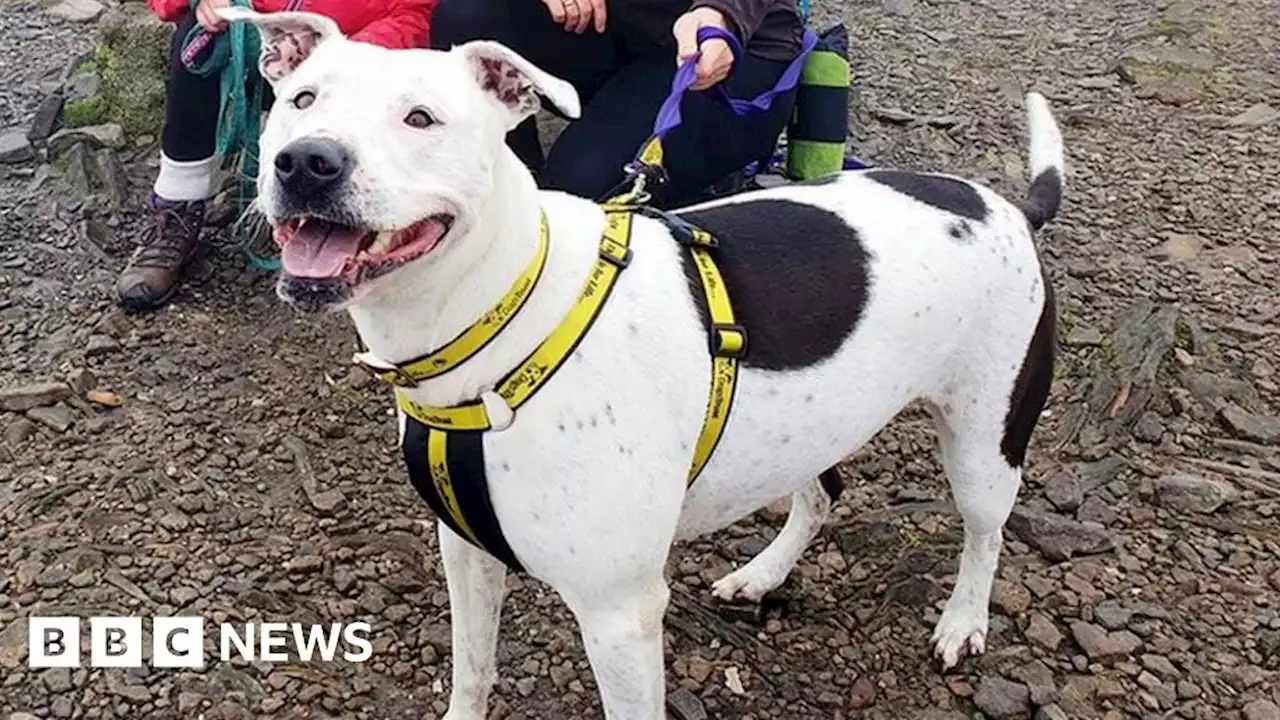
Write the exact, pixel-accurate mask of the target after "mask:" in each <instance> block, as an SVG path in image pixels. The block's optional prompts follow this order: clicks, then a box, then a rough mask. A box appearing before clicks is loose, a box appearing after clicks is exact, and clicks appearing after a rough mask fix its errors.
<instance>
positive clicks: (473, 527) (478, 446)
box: [402, 416, 524, 573]
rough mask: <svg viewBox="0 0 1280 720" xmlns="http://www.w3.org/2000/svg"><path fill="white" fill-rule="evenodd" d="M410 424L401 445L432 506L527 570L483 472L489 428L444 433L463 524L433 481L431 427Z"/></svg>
mask: <svg viewBox="0 0 1280 720" xmlns="http://www.w3.org/2000/svg"><path fill="white" fill-rule="evenodd" d="M405 423H406V424H405V432H404V444H403V446H402V449H403V451H404V460H405V463H406V464H407V465H408V467H409V481H410V482H412V483H413V487H414V489H416V490H417V491H418V494H419V495H421V496H422V499H423V500H426V501H427V504H428V505H430V506H431V510H432V512H434V513H435V514H436V517H438V518H440V520H441V521H443V522H444V523H445V524H446V525H448V526H449V529H451V530H453V531H454V532H455V533H457V534H458V535H459V536H460V537H462V538H463V539H465V540H467V541H468V542H470V543H471V544H472V545H475V546H476V547H478V548H480V549H481V550H484V551H485V552H487V553H489V554H490V555H493V556H494V557H496V558H498V559H499V560H501V561H502V562H503V564H505V565H506V566H507V567H508V568H511V570H513V571H514V572H516V573H523V572H524V567H523V566H522V565H521V564H520V561H519V560H517V559H516V556H515V553H514V552H512V551H511V546H510V545H508V544H507V538H506V536H504V535H503V534H502V528H501V526H500V525H499V523H498V516H497V515H496V514H495V513H494V511H493V503H492V501H491V500H490V498H489V481H488V478H487V477H485V470H484V432H482V431H451V432H446V433H441V435H442V436H443V437H444V443H445V448H444V457H445V458H446V460H445V462H446V465H447V471H448V476H449V478H450V479H451V481H452V482H451V483H450V488H451V492H452V496H453V498H452V499H453V501H454V502H455V503H456V505H457V509H458V511H460V515H461V518H463V519H462V521H461V522H459V519H457V518H455V517H454V512H453V510H452V509H451V508H450V503H449V498H448V497H446V496H445V495H444V494H443V493H442V491H441V488H440V487H439V486H437V484H436V482H434V481H433V479H432V473H431V468H430V465H429V461H428V450H427V442H428V439H429V436H430V434H431V432H432V431H431V428H428V427H427V426H426V425H423V424H422V423H420V422H418V421H417V420H416V419H414V418H413V417H412V416H406V418H405ZM437 432H438V431H437ZM463 523H465V525H464V524H463Z"/></svg>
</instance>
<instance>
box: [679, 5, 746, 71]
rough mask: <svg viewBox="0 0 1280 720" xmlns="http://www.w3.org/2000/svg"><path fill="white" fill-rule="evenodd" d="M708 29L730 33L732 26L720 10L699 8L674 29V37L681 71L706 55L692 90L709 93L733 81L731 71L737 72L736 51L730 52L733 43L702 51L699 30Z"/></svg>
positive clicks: (720, 42) (710, 43)
mask: <svg viewBox="0 0 1280 720" xmlns="http://www.w3.org/2000/svg"><path fill="white" fill-rule="evenodd" d="M704 27H715V28H720V29H721V30H725V31H727V30H728V29H729V23H728V21H727V20H725V17H724V13H722V12H720V11H719V10H716V9H715V8H710V7H699V8H694V9H693V10H690V11H689V12H687V13H685V14H684V15H681V16H680V17H679V18H678V19H677V20H676V24H675V25H674V26H672V28H671V33H672V34H673V35H675V38H676V66H677V67H678V66H680V65H683V64H684V63H685V62H686V61H687V60H689V58H692V57H693V56H695V55H697V54H698V51H699V50H701V51H702V57H701V58H700V59H699V60H698V72H697V76H696V78H695V79H694V81H693V84H692V85H690V86H689V87H690V89H692V90H706V89H707V88H709V87H711V86H712V85H715V84H716V83H718V82H720V81H721V80H724V79H725V78H727V77H729V71H730V70H732V69H733V50H731V49H730V48H729V43H726V42H725V41H724V40H720V39H718V38H717V39H713V40H708V41H706V42H705V43H703V44H702V47H698V29H699V28H704Z"/></svg>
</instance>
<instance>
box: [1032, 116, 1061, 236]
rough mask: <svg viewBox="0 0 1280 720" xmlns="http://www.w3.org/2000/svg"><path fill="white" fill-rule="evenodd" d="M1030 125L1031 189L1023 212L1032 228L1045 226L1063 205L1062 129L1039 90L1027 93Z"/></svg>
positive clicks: (1037, 228)
mask: <svg viewBox="0 0 1280 720" xmlns="http://www.w3.org/2000/svg"><path fill="white" fill-rule="evenodd" d="M1027 126H1028V129H1029V130H1030V135H1031V149H1030V154H1031V188H1030V189H1029V190H1028V191H1027V199H1026V201H1024V202H1023V203H1022V214H1023V215H1026V216H1027V222H1028V223H1029V224H1030V225H1031V229H1032V230H1039V229H1040V228H1042V227H1044V225H1045V223H1047V222H1049V221H1050V220H1052V219H1053V218H1054V216H1056V215H1057V214H1058V208H1059V207H1060V206H1061V205H1062V184H1063V160H1062V131H1061V130H1059V129H1058V123H1057V122H1055V121H1054V119H1053V113H1052V112H1050V111H1049V102H1048V101H1047V100H1045V98H1044V96H1043V95H1041V94H1040V93H1035V92H1033V93H1027Z"/></svg>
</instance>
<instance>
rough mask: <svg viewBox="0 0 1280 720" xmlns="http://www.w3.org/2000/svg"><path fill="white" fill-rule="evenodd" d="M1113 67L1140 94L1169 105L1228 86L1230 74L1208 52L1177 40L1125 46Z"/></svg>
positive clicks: (1225, 91) (1226, 89)
mask: <svg viewBox="0 0 1280 720" xmlns="http://www.w3.org/2000/svg"><path fill="white" fill-rule="evenodd" d="M1116 69H1117V71H1118V73H1119V75H1120V77H1121V79H1123V80H1124V81H1126V82H1128V83H1130V84H1132V85H1134V86H1136V87H1137V89H1138V92H1139V93H1140V94H1142V95H1143V96H1147V97H1154V98H1156V99H1157V100H1160V101H1161V102H1164V103H1167V104H1170V105H1187V104H1190V103H1193V102H1196V101H1198V100H1201V99H1204V98H1205V97H1207V96H1211V95H1216V96H1223V95H1227V94H1229V93H1230V91H1231V88H1232V77H1231V74H1230V73H1229V72H1228V71H1226V70H1224V69H1221V68H1219V67H1218V62H1217V59H1216V58H1215V57H1214V56H1213V54H1211V53H1210V52H1208V51H1206V50H1203V49H1199V48H1195V47H1190V46H1184V45H1179V44H1170V43H1163V44H1146V45H1139V46H1136V47H1133V48H1130V49H1129V50H1127V51H1126V52H1125V53H1124V55H1123V56H1122V57H1121V58H1120V60H1119V62H1118V63H1117V66H1116Z"/></svg>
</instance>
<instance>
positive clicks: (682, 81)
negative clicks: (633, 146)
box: [609, 27, 818, 203]
mask: <svg viewBox="0 0 1280 720" xmlns="http://www.w3.org/2000/svg"><path fill="white" fill-rule="evenodd" d="M708 40H723V41H725V43H726V44H728V45H729V49H730V51H731V52H732V53H733V57H734V62H735V67H736V63H737V61H738V60H740V59H741V58H742V53H743V50H742V43H740V42H738V38H736V37H734V35H733V34H732V33H730V32H728V31H725V30H721V29H720V28H715V27H703V28H699V29H698V46H699V47H701V45H702V43H704V42H706V41H708ZM817 44H818V36H817V35H816V34H815V33H814V32H813V31H812V30H809V29H807V28H806V29H805V31H804V39H803V41H802V42H801V45H800V53H799V54H798V55H796V57H795V59H794V60H792V61H791V64H790V65H788V66H787V69H786V71H785V72H783V73H782V77H780V78H778V82H777V83H776V84H775V85H774V86H773V87H772V88H770V89H768V90H765V91H764V92H762V93H760V94H759V95H757V96H755V97H754V98H751V99H749V100H744V99H740V98H734V97H730V96H729V91H728V90H726V89H725V87H724V83H723V82H720V83H716V84H715V85H714V86H712V87H710V88H707V90H705V91H704V92H708V93H711V96H712V97H713V98H715V99H717V100H719V101H720V102H722V103H724V104H725V105H727V106H728V107H729V109H730V110H732V111H733V114H734V115H737V116H739V117H741V116H743V115H746V114H747V113H749V112H752V111H758V112H767V111H768V110H769V108H770V107H772V106H773V101H774V98H776V97H778V96H779V95H782V94H784V93H787V92H789V91H790V90H791V89H792V88H794V87H795V86H796V84H797V83H798V82H799V81H800V72H801V70H803V69H804V61H805V59H806V58H807V57H808V56H809V52H810V51H812V50H813V48H814V46H815V45H817ZM701 57H702V53H701V51H699V52H698V54H696V55H694V56H693V57H691V58H689V59H688V60H686V61H685V62H684V63H683V64H682V65H680V67H678V68H676V72H675V76H674V77H673V78H672V79H671V93H670V94H669V95H667V99H666V100H664V101H663V103H662V106H661V107H660V108H658V116H657V118H655V120H654V123H653V134H652V135H650V136H649V139H648V140H646V141H645V142H644V144H643V145H641V146H640V150H639V151H638V152H637V153H636V156H635V159H634V160H633V161H632V162H631V163H629V164H628V165H627V166H626V168H624V170H625V171H626V174H627V176H628V177H629V178H634V179H633V180H631V181H624V182H623V183H622V185H620V186H619V187H618V188H615V190H614V191H612V192H611V193H610V196H613V197H614V199H613V200H610V201H609V202H611V203H622V202H637V203H642V202H644V201H646V200H647V199H648V197H649V195H648V193H646V192H645V190H644V189H645V186H646V185H648V184H650V183H653V184H655V185H660V184H662V183H663V182H665V181H666V171H665V170H664V169H663V167H662V141H663V139H664V138H666V137H667V135H668V134H669V133H670V132H671V131H672V130H674V129H676V128H677V127H679V126H680V123H681V122H682V120H683V118H681V116H680V104H681V102H682V101H683V100H684V96H685V93H687V92H689V88H690V87H691V86H692V85H693V83H694V81H695V80H696V79H697V76H698V60H699V59H700V58H701ZM627 182H632V183H633V188H632V190H631V192H630V193H626V194H624V195H618V194H617V190H619V189H621V188H622V187H624V186H625V185H626V184H627Z"/></svg>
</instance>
